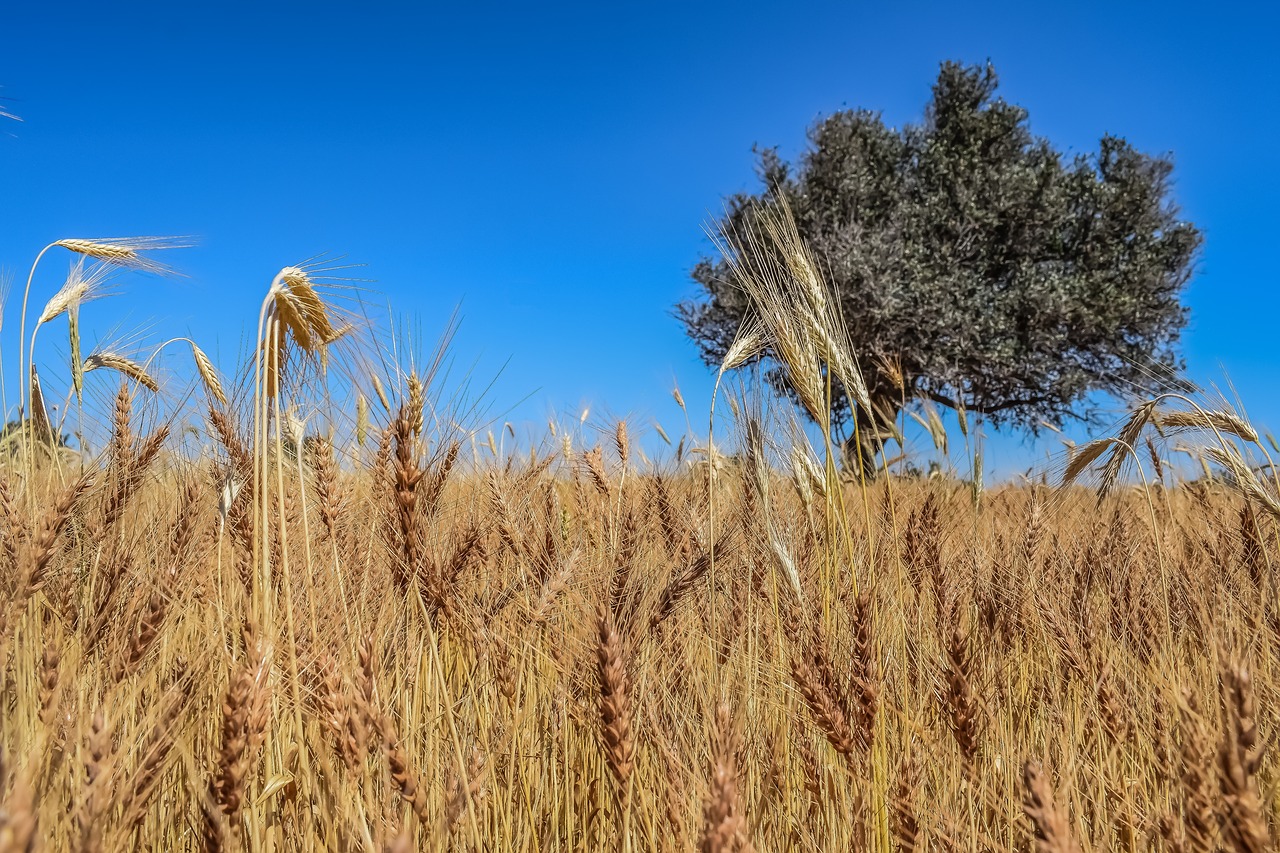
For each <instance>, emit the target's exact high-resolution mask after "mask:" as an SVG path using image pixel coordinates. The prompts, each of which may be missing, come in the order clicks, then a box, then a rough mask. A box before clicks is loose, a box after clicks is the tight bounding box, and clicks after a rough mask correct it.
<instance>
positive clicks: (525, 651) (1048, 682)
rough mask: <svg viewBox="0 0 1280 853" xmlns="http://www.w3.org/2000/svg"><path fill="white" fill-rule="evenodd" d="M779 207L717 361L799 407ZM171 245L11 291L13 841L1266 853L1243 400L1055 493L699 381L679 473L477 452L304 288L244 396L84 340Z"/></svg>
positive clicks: (1157, 406) (69, 243) (1164, 419)
mask: <svg viewBox="0 0 1280 853" xmlns="http://www.w3.org/2000/svg"><path fill="white" fill-rule="evenodd" d="M767 225H768V227H767V228H764V229H763V230H762V231H761V232H760V233H758V234H755V235H751V236H749V237H748V239H757V240H768V241H772V243H773V244H774V245H775V247H776V248H777V249H778V250H779V251H778V252H777V253H776V256H777V257H778V258H779V261H778V265H777V267H776V268H773V269H767V270H764V269H740V270H739V272H740V273H741V274H742V276H743V279H744V280H745V281H746V282H748V291H749V296H750V297H751V298H752V299H753V300H754V301H755V303H756V304H757V306H758V307H759V309H760V310H759V317H760V318H761V319H760V321H759V322H758V323H757V324H754V325H751V326H749V327H748V328H746V329H744V331H743V335H742V337H741V339H740V341H739V345H738V346H735V348H734V350H733V351H731V352H730V353H729V356H728V358H727V359H726V363H725V366H724V370H722V378H725V379H726V380H728V378H729V377H731V376H733V375H734V371H735V370H736V369H737V368H739V367H741V366H742V365H744V364H746V363H748V362H749V361H750V359H751V358H752V356H753V355H754V354H755V353H758V352H760V351H761V350H762V349H764V348H768V349H769V351H770V352H771V353H773V354H774V357H775V358H776V359H777V361H778V362H779V363H780V364H783V365H784V366H785V367H786V369H787V370H788V371H789V373H790V377H791V380H792V382H793V384H794V385H795V386H796V388H797V397H798V398H799V400H800V402H801V404H802V405H803V406H805V408H809V409H810V411H811V413H812V414H814V415H815V416H816V417H817V419H818V420H819V423H820V424H821V423H822V421H823V420H824V416H825V406H824V405H823V401H824V400H825V399H827V394H829V393H830V390H831V389H830V383H831V382H832V381H833V377H834V378H835V379H838V380H839V381H840V382H842V383H843V384H844V386H845V387H847V388H849V389H851V391H852V396H853V397H854V398H855V399H856V398H857V396H858V376H857V355H858V354H857V353H856V352H854V351H852V350H851V349H850V348H849V347H848V345H847V343H846V342H843V341H842V337H841V335H840V333H839V332H840V324H839V318H838V317H837V316H834V315H833V314H832V311H831V309H830V307H829V306H828V305H827V303H826V301H825V300H824V298H823V292H822V288H821V286H820V282H818V280H817V278H816V276H814V275H813V272H812V269H813V268H812V264H811V263H810V262H809V261H808V258H807V255H806V254H805V253H804V251H803V246H801V245H799V243H798V241H797V240H795V239H794V234H793V232H792V231H790V230H789V229H788V228H787V227H786V221H785V219H784V218H783V217H779V219H778V220H777V221H774V222H772V223H767ZM165 247H166V244H165V243H163V242H157V241H147V240H137V241H80V240H64V241H60V242H59V243H57V244H54V246H53V247H51V249H50V250H49V251H50V252H53V253H54V254H55V255H56V254H58V253H67V252H69V253H71V254H72V257H73V259H79V260H80V261H82V262H83V263H82V264H80V265H79V266H78V267H73V270H72V274H71V277H70V278H69V279H68V280H67V283H66V285H65V286H64V287H63V288H62V289H61V290H60V291H58V292H57V293H56V294H55V295H54V296H53V297H52V299H51V300H50V301H49V302H48V304H47V307H45V308H44V309H43V310H42V311H41V313H40V314H39V315H38V318H37V319H35V320H34V322H33V324H32V325H33V326H34V329H31V328H29V327H28V325H27V322H26V316H25V314H26V305H25V303H26V299H25V298H24V316H23V318H22V322H21V327H22V336H23V338H22V340H23V349H24V352H22V353H21V355H20V369H21V371H22V373H21V375H23V376H24V377H29V379H28V381H27V382H26V383H25V387H24V388H23V389H22V397H23V400H22V403H23V406H24V410H25V411H27V412H30V413H31V417H29V418H27V419H26V420H24V421H22V422H21V423H20V424H18V425H15V426H14V427H12V428H10V429H9V430H7V431H6V433H5V435H4V438H3V441H4V448H5V451H6V452H5V453H3V454H0V457H2V459H3V464H2V467H0V525H2V528H3V532H2V535H0V566H2V568H0V851H9V850H29V849H44V850H83V851H99V850H136V849H150V850H194V849H206V850H223V849H233V850H234V849H247V850H255V851H257V850H295V849H297V850H313V849H332V850H360V851H380V850H396V851H400V850H416V849H427V850H434V849H440V850H445V849H448V850H477V851H479V850H484V851H490V850H492V851H506V850H527V851H568V850H622V851H633V850H634V851H640V850H670V851H685V850H693V849H698V850H701V851H745V850H758V851H815V850H819V851H826V850H852V851H861V850H875V851H888V850H901V851H916V850H919V851H924V850H957V851H968V850H992V851H1000V850H1040V851H1058V852H1059V853H1066V851H1094V850H1108V851H1133V850H1163V851H1217V850H1230V851H1260V850H1269V849H1272V845H1273V840H1272V839H1273V838H1274V837H1275V836H1276V833H1277V822H1276V821H1277V814H1276V796H1275V786H1276V778H1277V776H1276V764H1275V750H1274V749H1269V748H1267V745H1268V744H1269V742H1270V739H1271V738H1272V737H1273V736H1274V735H1275V733H1276V732H1277V731H1280V720H1277V717H1276V714H1275V712H1274V710H1273V709H1274V708H1275V707H1276V701H1275V700H1276V694H1277V689H1278V688H1280V611H1278V610H1277V605H1278V603H1280V602H1278V600H1277V597H1276V580H1275V569H1274V565H1273V564H1272V563H1271V558H1272V557H1273V556H1274V555H1276V554H1280V551H1278V550H1277V548H1276V523H1277V518H1278V516H1280V502H1278V501H1277V497H1276V489H1275V482H1274V474H1273V472H1272V469H1271V468H1270V467H1269V464H1268V463H1267V462H1265V461H1262V460H1267V459H1268V457H1267V455H1266V454H1267V450H1266V447H1265V442H1263V441H1260V440H1259V437H1258V435H1257V434H1256V433H1255V432H1254V430H1253V428H1252V427H1250V426H1249V425H1248V423H1247V422H1245V421H1244V420H1243V419H1242V418H1241V417H1239V416H1238V415H1237V414H1236V413H1235V412H1233V411H1232V410H1231V409H1229V408H1227V407H1224V406H1221V405H1219V406H1215V407H1212V408H1206V407H1203V406H1201V405H1198V404H1197V403H1196V402H1195V401H1194V400H1193V399H1191V398H1189V397H1185V396H1179V395H1173V394H1167V395H1163V396H1160V397H1156V398H1153V399H1151V400H1150V401H1148V402H1145V403H1143V404H1142V405H1139V406H1137V407H1136V408H1135V410H1134V413H1133V415H1132V417H1131V418H1130V420H1129V421H1128V422H1127V424H1126V425H1125V426H1124V429H1123V431H1122V432H1121V434H1119V435H1117V436H1115V437H1112V438H1107V439H1100V440H1098V441H1096V442H1093V443H1091V444H1087V445H1084V446H1083V447H1081V448H1078V449H1077V450H1076V452H1075V453H1074V455H1073V456H1072V457H1071V459H1070V461H1069V464H1068V465H1067V470H1066V471H1065V474H1066V479H1067V480H1068V481H1069V482H1068V484H1067V485H1066V486H1055V487H1053V488H1050V487H1045V486H1012V485H1010V486H1003V487H1000V488H997V489H995V490H992V491H988V492H986V493H984V494H979V495H975V493H974V491H973V490H972V489H971V488H970V486H969V485H967V484H965V483H963V482H961V481H959V480H956V479H948V478H940V479H933V480H908V479H902V478H889V477H884V476H881V477H879V478H876V479H875V480H874V482H873V481H872V480H871V478H870V477H868V476H867V474H868V473H869V472H849V471H841V470H839V468H838V466H837V464H836V463H835V462H834V461H833V460H832V455H833V454H831V453H829V452H828V450H829V448H830V446H831V444H832V442H833V439H832V437H831V436H830V434H829V430H828V429H825V428H823V427H822V426H820V427H819V429H818V432H820V433H821V437H820V438H819V439H816V440H814V441H813V442H812V445H811V443H810V441H809V440H808V439H807V438H806V437H805V436H806V435H807V434H813V431H812V430H811V431H809V433H806V432H804V431H798V430H789V429H786V428H785V426H784V427H770V424H771V423H775V422H776V421H777V420H778V419H779V418H780V417H781V416H780V415H779V414H778V413H777V412H776V411H775V412H772V413H771V412H769V411H768V410H764V409H762V408H761V407H759V406H757V405H753V404H752V403H751V401H750V400H749V399H740V398H739V399H736V401H735V402H733V404H732V405H731V406H730V405H727V404H726V403H725V402H724V401H725V400H727V399H734V398H731V397H729V395H727V394H726V395H724V396H722V397H721V408H722V409H724V408H730V409H731V410H732V411H731V417H729V418H725V419H723V420H722V421H715V423H716V425H717V426H718V427H719V428H720V431H721V432H724V433H726V435H725V436H724V437H714V436H713V435H712V434H711V430H710V424H711V423H712V422H713V421H712V419H707V420H703V419H702V418H703V416H702V415H699V414H697V413H696V412H695V413H691V420H694V421H702V423H703V424H705V425H706V426H705V427H703V428H697V427H693V426H691V427H690V430H689V433H688V436H687V438H686V443H689V444H693V443H697V444H698V448H697V449H698V450H699V451H700V454H698V455H696V456H695V455H693V454H684V456H686V457H687V458H686V460H685V462H684V463H683V464H680V463H677V462H676V461H669V462H667V463H662V464H657V463H652V462H650V461H648V460H647V459H644V458H643V457H642V454H640V453H639V451H638V450H637V449H636V448H634V447H633V446H632V444H633V442H632V440H631V437H630V436H629V435H628V428H627V425H626V424H625V423H618V424H616V426H612V427H611V428H610V429H609V430H608V431H601V432H600V433H598V434H589V433H585V432H584V431H583V429H582V428H581V426H580V425H578V424H574V425H573V428H572V429H571V430H568V431H565V430H564V429H563V428H560V429H556V428H554V427H553V428H552V430H553V434H552V435H550V436H548V439H547V444H546V445H545V446H544V447H543V448H542V449H541V450H537V449H535V450H534V451H532V452H530V451H528V450H527V449H526V450H522V451H521V452H520V453H519V455H518V456H516V455H505V456H503V455H500V454H499V453H497V452H494V451H496V450H497V448H496V447H493V446H492V443H490V446H491V448H492V449H490V448H486V447H485V446H484V444H483V443H479V442H476V441H475V440H474V436H473V434H471V433H469V432H468V431H467V427H466V425H464V424H463V425H460V424H458V423H456V422H455V419H454V418H453V417H452V416H451V415H449V414H446V411H447V410H448V411H454V412H456V411H457V410H460V409H461V408H462V407H459V406H454V407H453V408H452V409H451V408H450V403H449V402H448V401H447V400H444V399H442V398H441V396H439V395H437V394H436V393H435V389H436V388H437V386H438V382H437V379H438V376H439V371H438V370H437V369H436V368H437V367H438V366H439V361H438V360H435V361H432V362H431V363H430V364H429V365H428V366H426V367H425V368H424V367H419V368H418V369H414V368H413V367H412V366H411V365H405V366H402V367H397V366H396V365H394V364H390V365H388V364H387V363H386V362H385V361H384V360H382V359H380V358H379V357H378V355H377V353H376V352H374V353H372V354H371V352H370V350H371V349H376V348H374V347H373V346H372V345H371V344H370V341H371V340H373V337H372V335H371V333H370V331H369V330H368V329H367V328H362V327H361V326H360V324H355V325H348V321H347V320H346V319H344V317H345V316H346V315H345V314H344V312H343V310H341V305H342V304H343V303H342V300H341V297H342V295H343V293H344V291H343V290H342V289H341V288H334V287H330V288H326V287H325V286H324V278H323V275H322V273H321V272H320V271H318V270H315V269H303V268H296V267H287V268H285V269H284V270H282V271H281V272H280V274H279V275H278V276H276V278H275V279H274V281H272V282H271V285H270V288H269V290H268V292H267V295H266V298H265V301H264V303H263V305H262V308H261V311H260V314H259V321H258V335H257V344H256V346H255V348H254V349H253V351H252V352H251V354H250V356H249V358H248V359H247V363H246V364H245V365H243V366H242V367H241V368H239V370H238V371H235V372H234V373H231V372H228V374H227V376H228V377H231V376H235V377H237V378H236V379H230V378H228V379H224V378H223V375H222V374H220V373H219V372H218V370H217V369H216V368H215V366H214V365H213V364H212V363H211V362H210V361H209V359H208V358H206V357H205V356H204V354H203V353H202V352H201V351H200V350H199V349H198V348H197V347H196V345H195V344H193V343H191V342H190V341H187V340H185V339H180V340H177V341H174V342H170V344H169V345H168V346H170V347H177V348H180V349H182V350H184V351H186V352H189V353H193V354H194V356H195V359H194V366H195V368H196V369H195V370H194V371H192V373H191V376H192V379H193V382H192V383H191V384H188V385H186V386H184V383H183V382H182V381H181V380H180V379H178V378H175V377H172V376H171V377H170V378H168V379H166V380H165V381H163V382H161V381H160V380H159V379H158V378H156V377H155V376H154V372H153V371H152V369H151V367H150V366H149V365H148V363H147V362H146V361H145V360H144V359H143V358H140V357H138V353H136V352H134V353H127V352H119V351H114V352H113V351H110V350H106V351H98V352H93V353H89V354H88V355H84V356H82V355H81V353H80V347H79V339H80V333H79V319H80V310H81V307H82V306H83V305H84V304H86V303H87V301H88V299H89V298H91V297H92V296H94V295H97V290H96V289H97V288H98V287H100V285H101V283H102V280H103V277H104V276H105V275H106V274H107V273H108V272H110V271H111V270H115V269H119V268H121V267H123V268H130V267H133V268H143V269H150V270H152V271H160V270H161V267H160V266H159V264H158V263H157V262H156V261H155V257H156V256H155V254H154V252H155V250H157V249H160V248H165ZM728 250H729V251H730V252H732V247H728ZM47 263H48V261H46V264H47ZM42 280H43V278H42V277H40V276H39V275H37V277H36V279H35V282H36V284H35V286H34V287H33V288H32V292H31V295H30V298H31V299H32V300H33V306H35V307H38V306H39V305H40V304H42V301H43V300H42V298H41V297H40V295H39V291H40V285H39V282H40V281H42ZM32 316H33V317H36V316H37V315H35V314H34V312H33V314H32ZM64 318H65V319H66V320H68V321H70V335H71V337H70V341H71V346H70V347H69V352H70V355H69V358H68V361H69V364H68V365H67V366H66V368H65V370H62V371H58V370H55V369H54V368H53V367H49V366H47V365H46V364H44V363H42V368H43V369H44V371H45V372H46V373H48V374H49V375H48V376H41V377H39V378H37V374H36V372H35V371H34V370H33V369H32V365H31V361H30V358H31V355H32V354H33V353H35V352H36V349H35V346H34V339H35V337H36V333H37V332H38V331H40V330H42V329H45V334H46V336H47V335H50V334H55V332H54V331H53V330H54V329H58V330H59V331H58V332H56V333H58V334H60V333H61V329H62V328H64V327H63V326H62V325H61V324H62V322H63V319H64ZM28 332H30V336H31V337H30V339H28V337H27V335H28ZM28 343H30V346H28ZM370 365H381V366H377V367H374V368H371V367H370ZM42 381H43V382H44V383H45V384H44V385H43V386H42V385H41V382H42ZM59 383H61V385H60V384H59ZM730 384H732V383H731V382H729V381H726V382H725V383H724V385H725V386H728V385H730ZM62 386H65V388H63V387H62ZM192 386H194V387H192ZM56 389H61V390H56ZM63 392H65V394H66V395H67V396H66V400H67V401H68V404H67V405H63V406H59V407H57V408H56V409H55V408H54V407H52V406H50V405H49V403H48V401H50V400H53V399H54V398H55V397H57V398H58V399H61V396H60V395H61V393H63ZM690 408H692V406H691V407H690ZM779 408H780V407H779ZM15 410H16V407H15ZM57 412H61V413H62V415H61V417H62V419H63V420H62V422H61V423H59V422H57V418H58V417H59V416H58V415H57ZM726 424H728V426H727V427H726ZM64 431H68V432H75V433H77V434H79V435H80V436H82V437H83V438H82V439H81V440H80V441H77V442H74V444H75V446H76V447H77V448H78V449H76V450H72V449H68V448H66V447H61V446H59V445H60V444H61V442H60V440H59V437H60V436H61V435H62V433H63V432H64ZM94 435H98V436H100V437H101V440H100V441H97V442H93V441H91V440H90V439H91V437H92V436H94ZM481 435H483V431H482V432H481ZM695 436H697V437H696V438H695ZM713 439H714V440H713ZM1175 440H1176V441H1178V442H1182V443H1183V444H1187V445H1195V446H1196V447H1198V448H1199V451H1198V452H1199V453H1200V455H1201V456H1202V457H1203V458H1204V459H1205V460H1206V462H1207V463H1208V464H1207V469H1208V470H1211V471H1213V472H1214V476H1212V477H1206V476H1202V477H1197V478H1196V479H1195V480H1194V481H1191V480H1189V479H1183V480H1179V479H1178V478H1177V477H1176V476H1175V475H1174V474H1173V472H1172V471H1170V470H1168V469H1167V466H1166V465H1165V464H1163V463H1164V458H1163V456H1162V454H1164V453H1165V449H1166V448H1167V447H1169V446H1171V445H1170V443H1171V442H1173V441H1175ZM86 444H89V445H91V446H96V447H98V448H100V450H98V451H96V452H92V453H90V452H86V451H83V450H81V449H79V448H83V447H84V446H85V445H86ZM718 446H720V447H723V448H724V449H725V450H724V452H725V454H726V455H724V456H720V455H718V454H717V453H716V451H715V448H716V447H718ZM730 451H732V453H731V454H730ZM688 459H696V460H698V461H699V464H692V465H691V464H688V461H687V460H688ZM1139 474H1142V475H1144V476H1142V477H1139V476H1138V475H1139ZM1090 476H1093V477H1094V479H1092V480H1090V482H1091V483H1095V484H1097V488H1086V487H1085V486H1084V485H1082V483H1083V482H1085V480H1086V479H1087V478H1088V477H1090Z"/></svg>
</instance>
